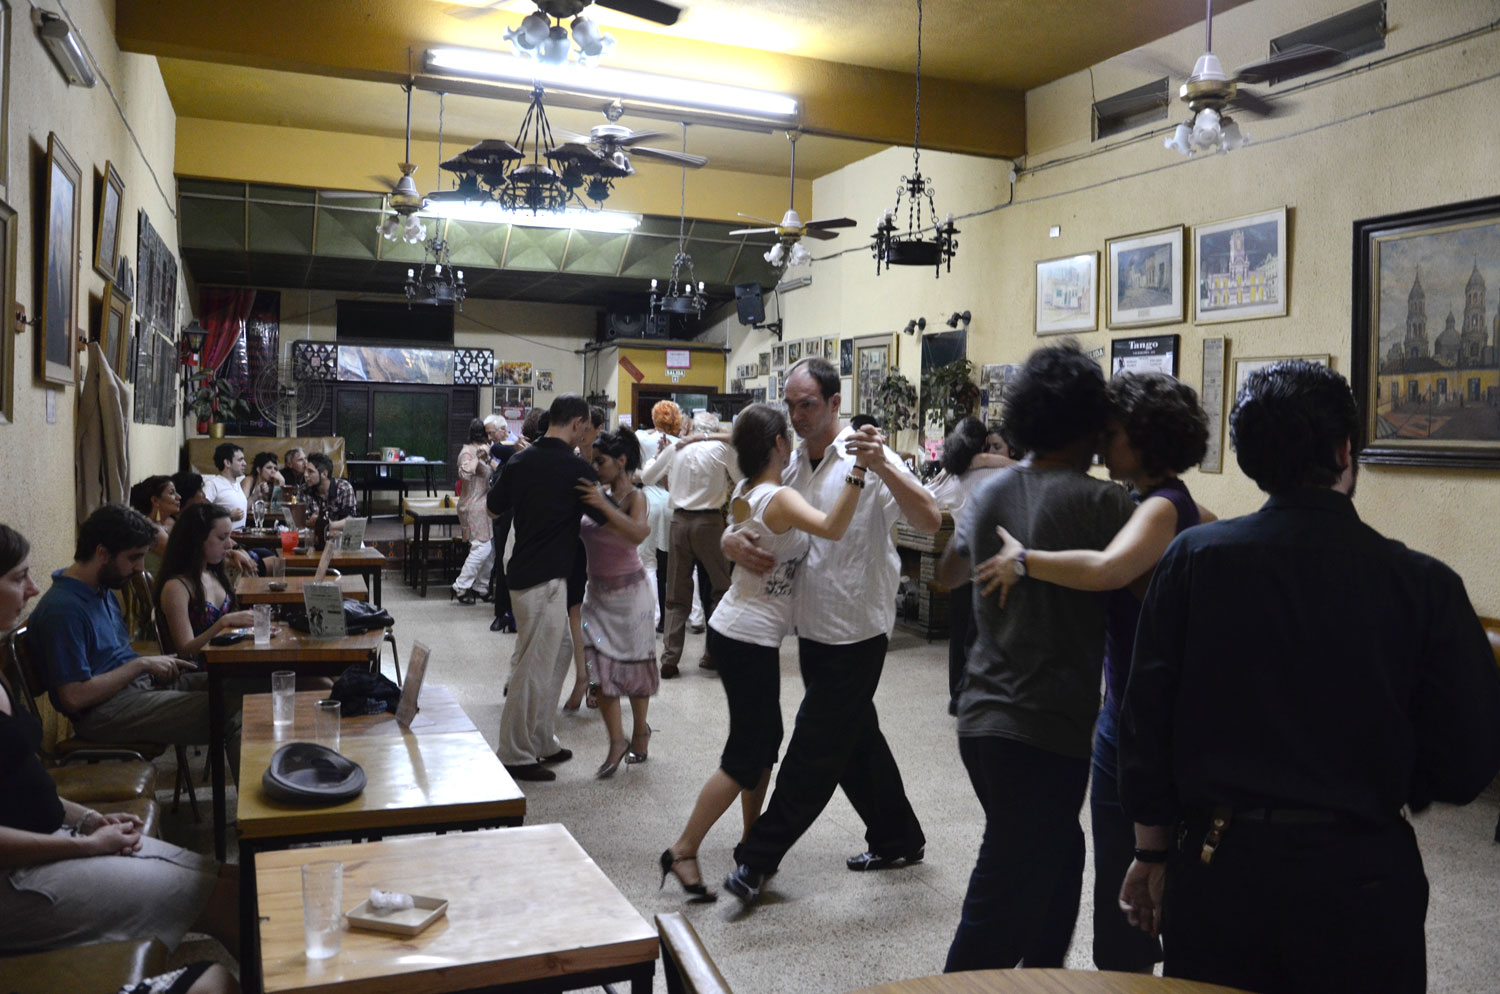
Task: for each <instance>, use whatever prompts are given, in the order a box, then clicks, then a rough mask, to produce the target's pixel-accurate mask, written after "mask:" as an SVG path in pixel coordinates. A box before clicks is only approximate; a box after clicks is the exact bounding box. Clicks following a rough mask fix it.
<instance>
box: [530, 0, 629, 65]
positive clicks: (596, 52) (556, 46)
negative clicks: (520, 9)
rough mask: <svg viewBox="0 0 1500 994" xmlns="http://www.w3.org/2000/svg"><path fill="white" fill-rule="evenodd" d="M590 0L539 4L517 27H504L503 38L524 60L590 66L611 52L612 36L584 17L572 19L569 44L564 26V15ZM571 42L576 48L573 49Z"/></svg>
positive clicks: (576, 10)
mask: <svg viewBox="0 0 1500 994" xmlns="http://www.w3.org/2000/svg"><path fill="white" fill-rule="evenodd" d="M589 2H591V0H583V2H578V0H563V2H561V3H559V2H556V0H554V2H552V3H551V4H549V5H548V9H543V8H542V5H541V4H538V9H537V10H535V11H533V12H532V13H530V14H527V15H526V16H525V17H524V18H522V19H521V26H520V27H517V28H506V29H505V40H506V41H508V42H510V46H511V48H512V49H513V50H514V51H515V53H516V54H517V55H519V56H520V57H521V58H523V59H535V60H536V61H538V62H541V63H543V64H545V65H551V66H561V65H566V64H567V63H568V62H569V61H573V62H577V63H578V64H579V65H583V66H589V65H593V64H594V63H595V62H598V61H599V59H600V58H601V57H603V56H605V55H608V54H609V53H610V52H612V51H614V48H615V39H614V38H613V37H612V36H610V35H607V34H605V33H604V32H603V31H602V30H600V28H599V25H598V24H596V23H595V22H594V21H593V20H592V19H591V18H587V17H581V16H579V17H574V18H573V21H572V25H571V26H572V28H573V37H572V43H571V44H570V43H569V38H568V29H567V28H565V27H563V18H564V17H567V16H569V15H570V14H576V13H577V12H578V11H580V10H582V9H583V8H584V7H587V6H588V5H589ZM549 13H552V14H555V16H556V17H557V23H556V24H554V23H552V21H551V20H550V19H549V17H548V14H549ZM574 45H576V46H577V47H576V48H574V47H573V46H574Z"/></svg>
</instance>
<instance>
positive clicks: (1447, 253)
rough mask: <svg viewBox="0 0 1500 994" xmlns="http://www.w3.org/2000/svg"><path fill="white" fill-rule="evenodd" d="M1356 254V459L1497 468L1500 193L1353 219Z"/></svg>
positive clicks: (1353, 343)
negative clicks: (1360, 436) (1492, 284)
mask: <svg viewBox="0 0 1500 994" xmlns="http://www.w3.org/2000/svg"><path fill="white" fill-rule="evenodd" d="M1353 256H1354V280H1353V286H1354V301H1353V307H1352V308H1351V314H1352V328H1351V342H1350V345H1351V351H1350V356H1351V367H1350V370H1351V375H1350V379H1349V381H1350V385H1351V386H1352V387H1353V388H1354V396H1355V400H1356V402H1357V403H1358V405H1359V411H1360V417H1361V419H1362V422H1363V425H1364V435H1365V447H1364V449H1363V450H1362V451H1361V452H1360V457H1359V459H1360V462H1362V463H1370V464H1375V465H1392V466H1430V467H1458V468H1468V469H1500V419H1497V418H1496V416H1495V410H1496V407H1497V405H1500V356H1497V355H1496V354H1495V353H1496V352H1500V349H1496V348H1495V342H1494V339H1493V332H1494V330H1495V328H1494V324H1493V320H1494V315H1493V312H1491V311H1488V310H1486V305H1487V301H1488V299H1489V298H1490V297H1491V296H1493V294H1494V290H1493V288H1487V287H1486V286H1485V282H1486V278H1488V279H1489V280H1495V275H1494V274H1495V270H1496V266H1497V265H1500V197H1486V198H1482V199H1479V200H1469V201H1463V202H1460V203H1453V204H1444V205H1441V206H1437V207H1430V208H1423V209H1420V210H1412V211H1403V212H1401V213H1398V214H1386V215H1383V216H1380V217H1371V218H1363V219H1361V220H1357V221H1355V222H1354V252H1353ZM1450 307H1451V310H1449V311H1448V313H1449V317H1448V321H1447V324H1446V327H1444V328H1442V329H1441V330H1440V328H1439V324H1438V323H1439V321H1441V320H1442V318H1440V317H1439V315H1441V314H1442V313H1443V312H1444V311H1445V310H1448V309H1449V308H1450ZM1455 312H1456V313H1455Z"/></svg>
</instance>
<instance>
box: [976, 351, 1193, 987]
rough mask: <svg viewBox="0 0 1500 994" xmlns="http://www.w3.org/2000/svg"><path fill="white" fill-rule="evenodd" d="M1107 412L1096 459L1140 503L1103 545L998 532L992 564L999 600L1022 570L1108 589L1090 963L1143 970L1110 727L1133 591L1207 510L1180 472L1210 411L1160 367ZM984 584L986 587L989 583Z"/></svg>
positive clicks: (1113, 388) (1132, 379)
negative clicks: (1128, 896) (1057, 546)
mask: <svg viewBox="0 0 1500 994" xmlns="http://www.w3.org/2000/svg"><path fill="white" fill-rule="evenodd" d="M1109 403H1110V416H1109V420H1108V422H1107V424H1106V428H1105V434H1104V445H1103V453H1102V454H1103V456H1104V464H1105V466H1106V467H1108V469H1109V475H1110V478H1111V479H1115V480H1119V481H1121V482H1123V483H1125V484H1127V485H1128V486H1129V487H1130V489H1131V491H1132V492H1133V496H1134V497H1135V499H1136V501H1137V502H1138V507H1137V508H1136V511H1135V513H1134V514H1133V515H1131V517H1130V520H1129V521H1128V522H1127V523H1126V525H1125V527H1124V528H1122V529H1120V531H1119V533H1118V534H1117V535H1116V536H1115V537H1114V539H1113V541H1111V542H1110V543H1109V545H1108V546H1107V547H1105V548H1104V549H1103V550H1097V549H1071V550H1061V551H1047V550H1043V549H1029V550H1028V549H1025V548H1023V547H1022V545H1021V543H1019V542H1017V541H1016V540H1015V539H1014V538H1012V537H1011V535H1010V533H1009V532H1006V531H1005V530H1004V529H1003V528H1002V529H1000V538H1001V540H1002V546H1001V551H1000V556H999V557H998V559H997V568H996V570H995V573H996V579H997V580H998V585H999V586H1001V587H1002V588H1003V590H1002V592H1001V600H1002V603H1003V602H1004V598H1005V594H1006V593H1007V592H1008V591H1009V590H1010V588H1011V587H1012V586H1014V585H1015V584H1016V583H1017V582H1021V581H1022V576H1021V574H1020V573H1018V572H1017V571H1016V564H1017V563H1024V564H1025V571H1026V572H1025V577H1026V578H1029V579H1030V581H1031V582H1036V581H1042V582H1045V583H1055V584H1057V585H1059V586H1063V587H1070V588H1072V589H1074V590H1099V591H1111V593H1110V600H1109V606H1108V618H1107V624H1106V627H1105V637H1104V645H1105V649H1104V676H1105V698H1104V706H1103V707H1102V708H1101V709H1100V711H1099V718H1098V720H1097V722H1096V723H1095V725H1094V758H1093V770H1092V774H1093V775H1092V783H1091V786H1090V790H1089V810H1090V814H1091V816H1092V818H1091V821H1092V828H1093V837H1094V965H1095V966H1097V967H1098V968H1099V969H1101V970H1128V971H1138V972H1147V973H1149V972H1150V971H1151V968H1152V965H1153V964H1155V963H1156V962H1157V961H1158V960H1160V959H1161V945H1160V944H1159V942H1158V941H1157V940H1156V939H1155V938H1153V937H1152V936H1151V935H1149V934H1148V933H1146V932H1143V931H1141V930H1139V929H1136V928H1133V927H1132V926H1131V925H1130V923H1129V922H1128V921H1126V919H1125V916H1124V915H1122V914H1121V913H1120V912H1119V910H1118V908H1117V906H1116V899H1117V897H1118V893H1119V888H1120V883H1121V881H1122V880H1124V878H1125V871H1126V869H1128V868H1129V866H1130V862H1131V859H1132V856H1133V850H1134V846H1135V833H1134V827H1133V826H1132V824H1131V822H1130V820H1129V819H1128V818H1126V817H1125V814H1124V812H1123V811H1122V810H1121V808H1120V800H1119V792H1118V789H1117V786H1116V770H1115V768H1116V743H1117V741H1118V740H1117V737H1116V733H1115V729H1116V726H1117V724H1118V720H1119V708H1120V701H1121V699H1122V698H1123V697H1124V695H1125V681H1126V678H1127V677H1128V676H1129V675H1130V657H1131V651H1132V647H1133V645H1134V643H1135V627H1136V621H1137V619H1138V617H1139V615H1140V610H1141V596H1142V595H1143V594H1144V593H1145V590H1146V585H1147V583H1149V582H1150V580H1151V573H1152V571H1153V570H1154V569H1155V568H1156V563H1157V561H1158V560H1160V559H1161V557H1162V554H1163V553H1164V552H1166V551H1167V546H1168V545H1170V544H1171V543H1172V540H1173V539H1174V538H1176V537H1177V535H1178V534H1179V533H1181V532H1182V531H1183V530H1184V529H1187V528H1191V527H1192V526H1193V525H1196V524H1199V523H1200V522H1203V521H1212V520H1214V516H1213V515H1212V514H1211V513H1209V512H1208V511H1206V510H1204V509H1203V508H1201V507H1199V506H1198V504H1197V503H1195V502H1194V500H1193V498H1192V495H1191V494H1189V493H1188V488H1187V485H1186V484H1185V483H1183V482H1182V480H1181V479H1179V478H1178V474H1179V473H1182V472H1183V471H1184V470H1187V469H1188V468H1189V467H1192V466H1196V465H1197V464H1198V463H1199V461H1200V460H1202V458H1203V455H1204V453H1205V452H1206V451H1207V446H1208V416H1207V415H1205V414H1204V413H1203V408H1202V407H1201V406H1200V405H1199V403H1198V395H1197V393H1196V392H1194V390H1193V388H1192V387H1190V386H1188V385H1187V384H1186V383H1183V382H1181V381H1180V380H1177V379H1174V378H1173V377H1170V376H1166V375H1164V374H1161V373H1140V374H1128V373H1127V374H1124V375H1121V376H1116V377H1115V378H1114V379H1113V380H1112V381H1110V384H1109ZM993 586H994V584H992V585H991V586H990V587H988V588H986V590H985V593H987V594H988V593H989V592H990V591H991V590H992V589H993Z"/></svg>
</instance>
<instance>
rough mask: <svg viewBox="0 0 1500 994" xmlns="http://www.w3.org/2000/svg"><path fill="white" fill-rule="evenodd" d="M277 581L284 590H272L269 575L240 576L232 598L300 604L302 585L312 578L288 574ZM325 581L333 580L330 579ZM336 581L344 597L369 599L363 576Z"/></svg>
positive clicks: (250, 602) (256, 601)
mask: <svg viewBox="0 0 1500 994" xmlns="http://www.w3.org/2000/svg"><path fill="white" fill-rule="evenodd" d="M279 582H283V583H285V584H286V589H285V590H272V589H271V578H270V577H269V576H242V577H240V579H239V582H238V583H236V584H235V585H234V599H235V600H237V601H239V602H240V603H241V604H301V603H302V585H303V584H305V583H312V582H313V578H312V577H310V576H288V577H283V578H282V580H281V581H279ZM325 582H330V583H331V582H333V581H332V580H331V579H330V580H326V581H325ZM337 582H338V585H339V589H340V590H342V591H343V592H344V596H345V597H352V598H353V599H354V600H357V601H363V600H368V599H369V592H368V589H367V586H366V584H365V578H364V577H362V576H358V575H354V576H340V577H339V578H338V581H337Z"/></svg>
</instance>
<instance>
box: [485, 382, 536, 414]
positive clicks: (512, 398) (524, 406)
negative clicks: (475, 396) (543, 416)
mask: <svg viewBox="0 0 1500 994" xmlns="http://www.w3.org/2000/svg"><path fill="white" fill-rule="evenodd" d="M534 399H535V394H533V393H532V388H531V387H518V386H497V387H495V410H497V411H505V410H508V409H511V408H518V409H520V411H521V412H522V415H521V416H522V417H525V412H526V411H528V410H530V409H531V408H532V407H533V406H535V404H534ZM504 416H505V417H506V418H509V417H510V416H509V415H508V414H507V415H504Z"/></svg>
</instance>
